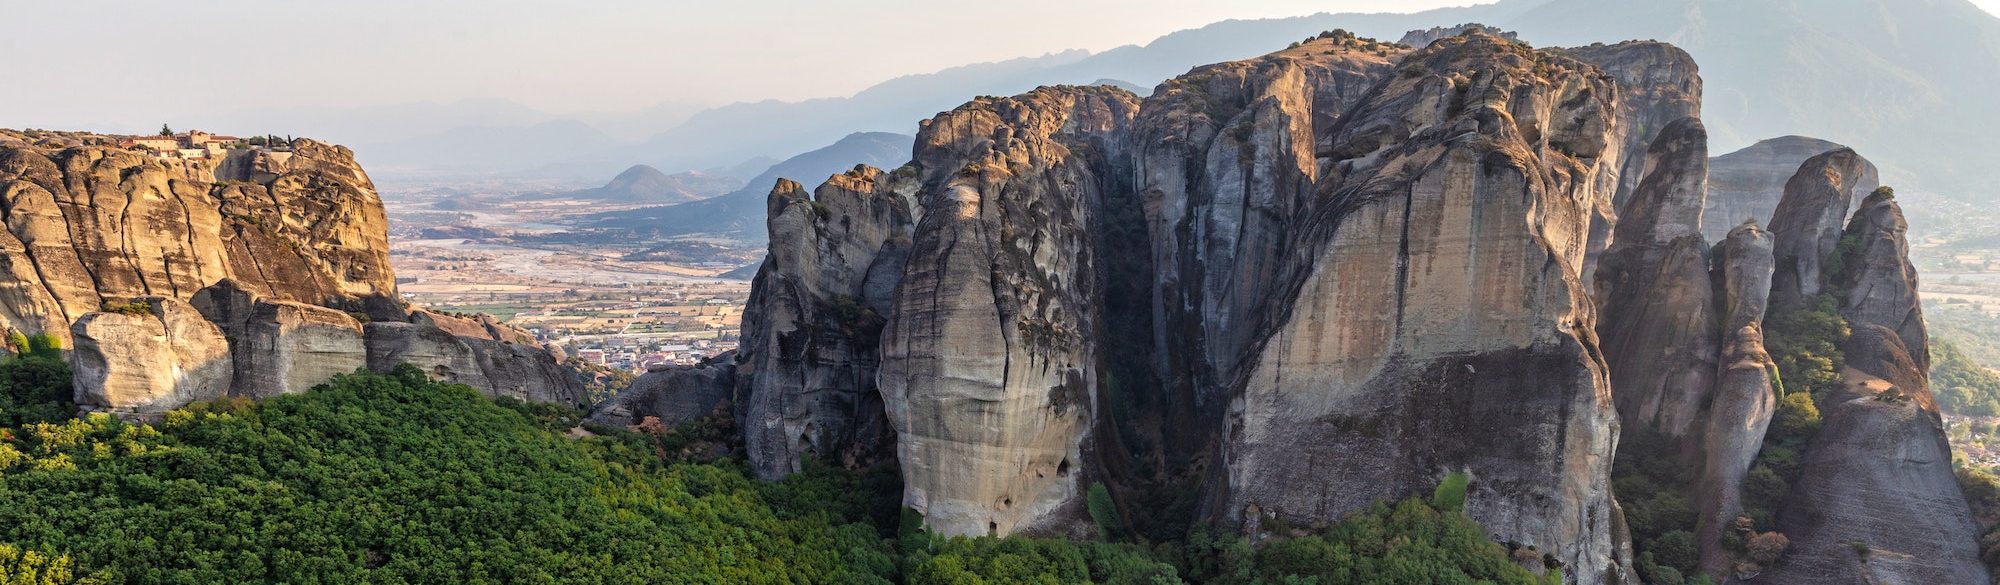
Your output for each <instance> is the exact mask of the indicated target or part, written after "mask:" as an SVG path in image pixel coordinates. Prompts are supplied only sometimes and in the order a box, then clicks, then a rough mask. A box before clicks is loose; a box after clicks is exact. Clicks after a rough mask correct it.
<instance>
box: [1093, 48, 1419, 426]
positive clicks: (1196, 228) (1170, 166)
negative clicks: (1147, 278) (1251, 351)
mask: <svg viewBox="0 0 2000 585" xmlns="http://www.w3.org/2000/svg"><path fill="white" fill-rule="evenodd" d="M1405 54H1407V51H1406V50H1404V49H1399V48H1394V47H1381V48H1378V49H1376V50H1368V49H1366V48H1365V47H1364V46H1362V45H1360V44H1359V42H1357V41H1352V40H1349V39H1346V38H1325V39H1316V40H1313V41H1309V42H1306V43H1304V44H1301V45H1299V46H1297V47H1293V48H1291V49H1287V50H1285V51H1281V52H1278V53H1273V54H1271V55H1268V56H1265V57H1261V58H1257V59H1251V60H1247V61H1237V62H1231V63H1221V64H1216V65H1208V66H1204V67H1199V68H1196V69H1195V70H1194V71H1192V72H1190V73H1189V74H1188V75H1185V76H1182V77H1179V78H1176V79H1172V80H1169V81H1167V82H1166V83H1163V84H1161V85H1160V87H1159V88H1158V89H1157V90H1156V91H1155V92H1154V94H1153V96H1152V97H1150V98H1148V99H1147V100H1146V102H1145V104H1144V105H1143V106H1141V107H1140V110H1139V115H1138V120H1137V121H1135V122H1134V130H1133V143H1134V148H1133V160H1134V165H1135V168H1134V177H1135V178H1136V184H1135V185H1134V187H1135V188H1136V189H1137V191H1138V193H1139V196H1140V200H1141V202H1142V203H1143V209H1144V213H1145V216H1144V218H1145V222H1146V237H1147V238H1148V240H1149V241H1150V242H1151V247H1152V250H1151V256H1150V257H1149V258H1144V257H1142V258H1139V259H1136V260H1134V261H1133V262H1134V263H1137V262H1144V263H1145V264H1146V265H1147V266H1149V267H1150V271H1151V273H1152V274H1153V285H1152V286H1151V287H1149V288H1150V291H1149V293H1150V294H1149V296H1151V297H1152V298H1151V299H1150V303H1149V305H1150V307H1153V309H1152V310H1151V311H1146V312H1144V313H1143V314H1141V315H1139V316H1137V318H1139V319H1154V320H1157V321H1158V322H1157V323H1154V324H1153V326H1152V331H1151V333H1152V338H1151V340H1150V341H1151V345H1152V347H1151V348H1150V352H1149V353H1150V354H1151V355H1152V356H1154V360H1155V362H1156V363H1155V364H1153V369H1154V370H1155V371H1156V372H1157V374H1156V375H1157V376H1158V377H1159V379H1160V380H1161V381H1162V385H1163V386H1165V387H1166V388H1167V392H1166V393H1165V394H1166V400H1165V402H1166V403H1167V405H1168V409H1169V411H1170V412H1169V413H1168V415H1167V416H1168V418H1169V419H1170V420H1172V421H1174V422H1173V425H1174V427H1175V428H1176V429H1179V431H1177V432H1174V433H1169V434H1168V435H1167V438H1168V441H1171V442H1174V443H1176V444H1175V445H1173V446H1172V447H1173V448H1175V450H1177V451H1181V452H1186V451H1190V450H1193V449H1195V448H1198V447H1200V446H1205V443H1206V442H1207V441H1206V438H1205V437H1207V436H1208V434H1209V433H1208V432H1205V430H1204V429H1211V428H1213V426H1214V425H1215V424H1217V423H1219V422H1220V420H1221V413H1222V408H1223V407H1224V405H1226V404H1227V403H1228V400H1229V396H1228V393H1227V391H1226V389H1227V387H1228V385H1229V382H1230V381H1231V380H1233V379H1234V378H1235V376H1236V368H1237V361H1238V360H1240V359H1241V356H1242V354H1243V352H1244V351H1245V350H1246V349H1247V348H1248V347H1249V346H1250V345H1251V343H1252V341H1253V340H1254V335H1255V333H1256V328H1255V324H1256V322H1257V320H1258V317H1257V311H1259V310H1261V308H1262V306H1263V304H1264V303H1265V302H1266V300H1267V297H1268V295H1269V294H1271V293H1272V292H1274V291H1275V290H1276V289H1274V288H1273V287H1271V286H1270V284H1271V281H1272V279H1273V278H1275V277H1276V276H1277V273H1278V269H1279V265H1280V263H1281V262H1282V261H1283V259H1284V257H1285V254H1286V252H1287V249H1288V246H1289V243H1290V234H1289V233H1288V229H1289V228H1288V225H1287V224H1288V223H1289V222H1291V221H1293V220H1294V219H1295V218H1296V217H1297V216H1298V215H1299V214H1300V213H1302V212H1303V211H1304V209H1305V207H1306V206H1307V205H1308V204H1309V203H1310V202H1311V200H1312V196H1313V189H1314V185H1315V184H1316V183H1317V181H1318V180H1319V177H1320V174H1321V173H1322V172H1323V171H1322V169H1321V168H1320V164H1319V161H1318V160H1317V157H1318V154H1317V152H1318V150H1319V149H1321V148H1324V147H1325V146H1327V145H1326V144H1324V143H1323V138H1324V136H1325V135H1327V134H1329V133H1330V132H1331V131H1332V129H1333V127H1334V126H1335V125H1337V124H1338V123H1339V122H1340V120H1341V117H1342V115H1343V114H1345V113H1346V112H1347V111H1348V110H1349V109H1350V108H1352V107H1354V106H1355V105H1356V104H1358V103H1360V102H1361V101H1362V99H1363V98H1364V96H1366V95H1367V93H1368V92H1369V90H1370V89H1372V88H1373V87H1375V86H1376V84H1377V83H1379V82H1381V81H1383V80H1386V79H1389V78H1390V77H1391V76H1393V75H1394V74H1395V68H1394V63H1395V61H1396V60H1397V59H1399V58H1401V57H1402V56H1403V55H1405ZM1141 273H1144V271H1141Z"/></svg>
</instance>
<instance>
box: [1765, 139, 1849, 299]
mask: <svg viewBox="0 0 2000 585" xmlns="http://www.w3.org/2000/svg"><path fill="white" fill-rule="evenodd" d="M1868 170H1869V167H1868V165H1867V161H1866V160H1864V159H1862V158H1861V155H1858V154H1855V153H1854V151H1853V150H1850V149H1846V148H1842V149H1838V150H1834V151H1832V152H1828V153H1826V154H1822V155H1819V156H1815V157H1812V158H1811V159H1807V160H1806V162H1805V164H1803V165H1800V166H1799V170H1798V172H1797V173H1794V174H1793V175H1792V178H1791V179H1789V180H1787V181H1786V182H1785V197H1784V199H1782V200H1780V201H1779V202H1778V208H1777V210H1776V211H1774V212H1773V215H1772V216H1771V235H1772V236H1773V237H1774V238H1776V243H1775V248H1774V249H1773V252H1772V253H1773V256H1774V257H1775V258H1777V262H1778V264H1777V271H1776V272H1775V273H1774V274H1773V275H1772V277H1771V278H1772V280H1771V306H1772V309H1773V310H1790V309H1796V308H1799V307H1803V306H1806V304H1807V303H1809V302H1810V301H1811V299H1812V298H1813V297H1815V296H1818V295H1819V294H1820V291H1821V289H1822V287H1823V286H1824V285H1825V284H1826V275H1825V274H1824V269H1825V263H1826V262H1827V261H1828V259H1830V258H1832V257H1833V253H1834V248H1835V246H1837V245H1839V243H1840V234H1841V230H1842V229H1843V228H1842V226H1844V225H1845V222H1846V221H1847V212H1848V210H1849V209H1852V205H1853V201H1854V200H1855V195H1856V193H1855V190H1856V189H1858V188H1860V185H1861V184H1862V183H1863V181H1864V180H1865V179H1866V177H1867V176H1868Z"/></svg>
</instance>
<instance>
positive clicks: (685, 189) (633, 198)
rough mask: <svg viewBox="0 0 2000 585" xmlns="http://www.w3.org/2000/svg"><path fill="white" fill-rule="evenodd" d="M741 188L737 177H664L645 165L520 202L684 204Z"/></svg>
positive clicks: (693, 174) (697, 173)
mask: <svg viewBox="0 0 2000 585" xmlns="http://www.w3.org/2000/svg"><path fill="white" fill-rule="evenodd" d="M742 186H743V179H742V178H741V177H733V176H728V175H714V174H709V173H704V172H701V171H687V172H681V173H674V174H671V175H669V174H666V173H663V172H660V169H656V168H653V167H650V166H646V165H632V168H629V169H625V172H622V173H618V176H616V177H612V179H611V182H610V183H606V184H605V185H604V186H603V187H598V188H595V189H585V190H582V191H572V192H568V193H548V194H535V195H525V196H523V197H522V198H523V199H552V198H556V197H568V198H575V199H586V200H591V201H601V202H606V203H667V204H671V203H686V202H689V201H698V200H702V199H707V198H709V197H714V196H716V195H721V194H723V193H727V192H729V191H731V190H733V189H736V188H738V187H742Z"/></svg>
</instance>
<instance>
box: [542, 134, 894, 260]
mask: <svg viewBox="0 0 2000 585" xmlns="http://www.w3.org/2000/svg"><path fill="white" fill-rule="evenodd" d="M915 141H916V139H915V138H914V137H911V136H908V135H903V134H890V133H886V132H862V133H856V134H852V135H849V136H847V137H845V138H842V139H840V140H839V141H837V142H834V143H833V144H832V145H831V146H827V147H825V148H821V149H818V150H814V151H812V152H808V153H805V154H801V155H798V156H795V157H792V158H790V159H787V160H785V161H784V162H781V163H778V164H776V165H772V166H771V168H769V169H767V170H765V171H764V173H763V174H760V175H758V176H757V177H756V178H753V179H750V181H749V182H748V183H745V184H744V186H743V188H741V189H738V190H736V191H733V192H730V193H728V194H724V195H720V196H716V197H711V198H708V199H703V200H700V201H694V202H690V203H682V204H679V205H667V206H660V207H648V208H644V209H637V210H629V211H616V212H605V213H600V214H595V215H589V216H585V217H584V218H583V219H582V220H581V221H579V222H577V227H578V228H579V229H580V233H581V234H589V233H592V232H613V233H616V234H618V237H620V238H623V239H641V240H645V239H656V238H663V237H673V236H685V235H695V234H713V235H717V236H722V237H727V238H730V239H736V240H762V239H764V238H765V237H766V233H765V229H764V216H765V208H764V206H765V199H766V198H767V197H768V196H769V195H770V193H771V186H772V185H775V184H776V183H777V182H778V179H780V178H801V179H803V180H804V181H805V182H809V183H815V184H816V183H818V182H819V181H820V180H823V179H825V178H826V177H829V176H832V175H834V174H836V173H840V172H842V171H846V170H848V169H851V168H854V166H855V165H857V164H866V165H872V166H875V167H880V168H894V167H897V166H901V165H902V164H903V163H904V162H907V161H908V160H909V159H910V149H911V147H912V145H913V144H914V142H915Z"/></svg>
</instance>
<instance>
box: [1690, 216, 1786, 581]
mask: <svg viewBox="0 0 2000 585" xmlns="http://www.w3.org/2000/svg"><path fill="white" fill-rule="evenodd" d="M1771 248H1772V241H1771V234H1770V233H1769V232H1766V231H1764V230H1763V228H1761V227H1759V226H1758V225H1757V223H1756V222H1754V221H1751V222H1744V223H1743V224H1742V225H1739V226H1737V227H1736V229H1734V230H1731V231H1730V232H1729V237H1728V238H1726V239H1724V240H1723V242H1722V243H1720V244H1717V245H1716V247H1715V252H1714V255H1713V266H1714V270H1715V275H1714V277H1713V280H1714V281H1715V283H1716V284H1717V285H1718V289H1717V290H1718V293H1717V297H1718V298H1717V299H1716V300H1717V301H1718V309H1719V312H1720V316H1721V328H1720V332H1721V333H1722V338H1721V339H1722V343H1721V348H1720V350H1721V353H1720V354H1719V355H1718V359H1717V360H1716V362H1717V372H1716V376H1715V390H1714V394H1713V398H1712V399H1711V401H1712V402H1711V403H1710V405H1709V407H1708V411H1707V415H1706V418H1707V424H1706V427H1705V429H1702V430H1701V432H1702V434H1701V446H1702V449H1701V451H1702V467H1701V473H1700V476H1699V479H1698V480H1697V481H1698V483H1697V484H1696V486H1695V494H1694V499H1695V508H1696V510H1697V511H1698V514H1699V517H1698V518H1697V520H1696V527H1695V538H1696V543H1697V544H1698V546H1699V547H1700V552H1701V565H1702V568H1703V569H1704V570H1707V571H1708V572H1709V573H1711V574H1715V575H1727V574H1729V573H1728V571H1729V570H1730V568H1731V562H1730V561H1731V556H1730V554H1729V552H1728V551H1727V550H1725V548H1724V547H1723V542H1722V537H1723V534H1724V531H1725V530H1727V529H1728V527H1729V525H1730V522H1732V521H1734V520H1735V519H1736V516H1737V515H1738V514H1741V513H1742V512H1743V478H1744V476H1745V475H1746V473H1747V472H1748V471H1749V470H1750V466H1751V464H1752V463H1753V462H1754V461H1755V460H1756V458H1757V451H1758V450H1759V448H1761V447H1762V446H1763V441H1764V433H1765V431H1766V430H1768V429H1769V428H1770V425H1771V415H1772V414H1773V413H1775V412H1776V409H1777V404H1778V394H1777V388H1776V387H1775V383H1776V381H1777V372H1778V366H1777V364H1776V363H1773V362H1772V361H1771V354H1770V353H1768V352H1767V351H1765V348H1764V325H1763V322H1764V311H1765V308H1766V305H1767V303H1768V302H1769V300H1770V292H1771V271H1772V269H1773V264H1774V263H1775V261H1774V260H1772V258H1771Z"/></svg>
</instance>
